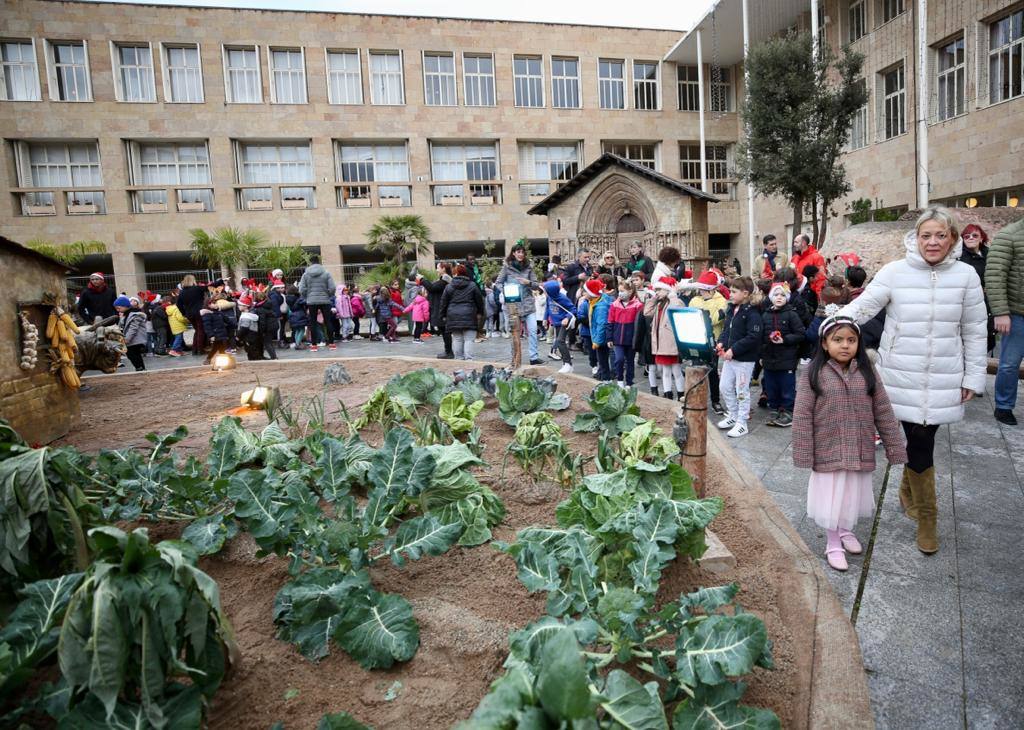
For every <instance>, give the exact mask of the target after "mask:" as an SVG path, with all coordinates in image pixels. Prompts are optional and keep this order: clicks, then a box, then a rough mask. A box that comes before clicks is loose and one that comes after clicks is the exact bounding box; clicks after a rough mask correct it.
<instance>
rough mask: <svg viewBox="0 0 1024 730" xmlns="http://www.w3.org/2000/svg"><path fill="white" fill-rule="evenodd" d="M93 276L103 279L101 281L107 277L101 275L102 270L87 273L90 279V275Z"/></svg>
mask: <svg viewBox="0 0 1024 730" xmlns="http://www.w3.org/2000/svg"><path fill="white" fill-rule="evenodd" d="M94 276H98V277H99V278H101V279H103V281H106V280H107V277H105V276H104V275H103V272H102V271H94V272H92V273H91V274H89V278H90V279H91V278H92V277H94Z"/></svg>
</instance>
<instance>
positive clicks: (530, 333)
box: [515, 312, 540, 360]
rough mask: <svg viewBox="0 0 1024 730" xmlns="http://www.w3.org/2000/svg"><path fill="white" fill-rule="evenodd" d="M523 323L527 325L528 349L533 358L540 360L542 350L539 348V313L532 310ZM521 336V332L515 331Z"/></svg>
mask: <svg viewBox="0 0 1024 730" xmlns="http://www.w3.org/2000/svg"><path fill="white" fill-rule="evenodd" d="M522 320H523V324H524V325H526V349H527V350H528V352H529V354H530V359H531V360H540V351H539V350H538V349H537V313H536V312H530V313H529V314H527V315H526V316H525V317H523V318H522ZM515 334H516V336H517V337H518V336H519V333H518V332H516V333H515Z"/></svg>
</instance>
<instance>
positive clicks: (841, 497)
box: [793, 305, 907, 570]
mask: <svg viewBox="0 0 1024 730" xmlns="http://www.w3.org/2000/svg"><path fill="white" fill-rule="evenodd" d="M830 306H831V308H832V309H835V310H836V311H838V307H836V306H835V305H830ZM819 335H820V340H819V343H820V344H819V346H818V348H817V351H816V352H815V355H814V359H813V360H812V361H811V364H810V366H808V367H807V369H806V370H805V371H804V372H803V374H802V375H801V376H800V385H799V387H798V388H797V396H796V412H795V413H794V419H793V463H794V464H795V465H796V466H798V467H801V468H810V469H811V470H812V471H811V479H810V482H809V483H808V485H807V515H808V516H809V517H810V518H811V519H813V520H814V521H815V523H816V524H818V525H819V526H821V527H823V528H825V535H826V537H827V546H826V548H825V557H826V559H827V560H828V564H829V565H830V566H832V567H833V568H834V569H836V570H846V569H847V567H848V566H847V563H846V553H850V554H852V555H859V554H860V553H861V550H862V549H861V545H860V542H858V541H857V537H856V536H855V535H854V534H853V532H852V530H853V526H854V525H855V524H857V520H858V518H860V517H869V516H871V514H872V512H873V511H874V508H875V501H874V493H873V492H872V489H871V474H872V472H874V470H875V430H876V429H877V430H878V433H879V434H881V437H882V443H883V444H884V446H885V454H886V458H888V460H889V463H890V464H905V463H906V462H907V450H906V446H905V444H904V442H903V435H902V433H901V432H900V427H899V423H898V422H897V420H896V416H895V415H893V411H892V406H891V405H890V403H889V396H888V395H886V392H885V388H884V386H883V385H882V382H881V380H880V379H879V378H878V375H877V374H876V373H875V371H874V369H873V368H872V366H871V361H870V360H868V356H867V349H866V348H865V347H864V345H863V343H862V341H861V337H860V327H859V326H858V325H857V323H856V322H855V321H854V320H853V319H851V318H850V317H846V316H843V315H839V314H835V313H831V312H830V316H829V317H827V318H826V319H825V320H824V321H823V322H822V323H821V329H820V330H819Z"/></svg>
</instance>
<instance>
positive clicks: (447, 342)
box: [441, 329, 454, 355]
mask: <svg viewBox="0 0 1024 730" xmlns="http://www.w3.org/2000/svg"><path fill="white" fill-rule="evenodd" d="M441 340H442V341H443V342H444V354H445V355H452V354H454V353H453V352H452V333H451V332H448V331H447V330H444V329H442V331H441Z"/></svg>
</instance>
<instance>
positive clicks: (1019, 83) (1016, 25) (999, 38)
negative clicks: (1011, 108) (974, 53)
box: [988, 9, 1024, 104]
mask: <svg viewBox="0 0 1024 730" xmlns="http://www.w3.org/2000/svg"><path fill="white" fill-rule="evenodd" d="M988 32H989V37H988V84H989V92H988V95H989V101H990V102H991V103H993V104H994V103H996V102H999V101H1005V100H1007V99H1013V98H1015V97H1018V96H1020V95H1021V94H1022V93H1024V9H1022V10H1018V11H1016V12H1013V13H1010V14H1009V15H1007V16H1006V17H1004V18H1000V19H999V20H997V21H995V22H994V23H991V24H990V25H989V27H988Z"/></svg>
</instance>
